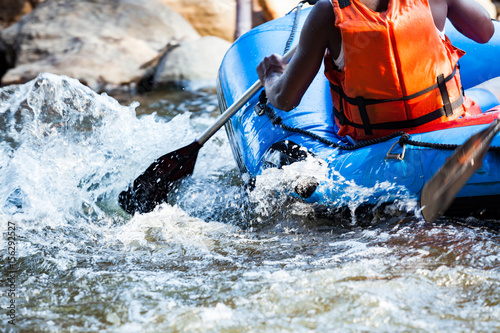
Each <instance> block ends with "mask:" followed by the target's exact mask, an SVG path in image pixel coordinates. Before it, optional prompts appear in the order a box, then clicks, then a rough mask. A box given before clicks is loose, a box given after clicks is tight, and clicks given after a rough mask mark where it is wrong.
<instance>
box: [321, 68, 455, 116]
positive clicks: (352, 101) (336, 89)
mask: <svg viewBox="0 0 500 333" xmlns="http://www.w3.org/2000/svg"><path fill="white" fill-rule="evenodd" d="M456 73H457V65H455V67H454V68H453V71H452V72H451V74H450V75H448V76H447V77H445V78H444V79H443V81H442V83H441V84H446V83H447V82H448V81H450V80H451V79H453V77H455V74H456ZM441 75H442V74H441ZM437 88H439V84H438V83H437V82H436V83H435V84H433V85H431V86H430V87H428V88H425V89H423V90H421V91H418V92H416V93H414V94H411V95H408V96H403V97H399V98H389V99H375V98H364V99H363V103H364V105H374V104H380V103H388V102H397V101H408V100H411V99H414V98H417V97H419V96H422V95H424V94H426V93H428V92H430V91H432V90H434V89H437ZM330 89H332V90H333V91H334V92H336V93H337V94H339V95H340V96H342V98H343V99H345V100H346V101H347V103H349V104H351V105H356V106H357V102H358V97H356V98H352V97H349V96H347V95H346V94H345V93H344V90H342V87H341V86H338V85H336V84H333V83H331V82H330Z"/></svg>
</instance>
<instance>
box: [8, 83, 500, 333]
mask: <svg viewBox="0 0 500 333" xmlns="http://www.w3.org/2000/svg"><path fill="white" fill-rule="evenodd" d="M139 102H140V103H141V106H138V105H137V104H136V103H135V104H131V105H130V106H122V105H120V104H119V103H118V102H116V101H115V100H114V99H112V98H110V97H108V96H106V95H97V94H95V93H93V92H92V91H90V90H88V89H87V88H85V87H84V86H82V85H80V84H79V83H78V82H77V81H75V80H72V79H68V78H64V77H60V76H53V75H42V76H40V77H38V78H37V79H36V80H34V81H32V82H30V83H27V84H25V85H22V86H18V87H6V88H2V89H1V90H0V128H1V131H0V184H1V186H0V221H1V231H2V235H3V237H2V238H1V241H0V253H1V255H0V263H1V268H0V270H1V272H2V277H3V279H2V282H3V285H2V293H1V297H0V306H1V309H2V313H1V317H0V331H2V332H4V331H6V332H18V331H19V332H410V331H412V332H413V331H417V332H499V331H500V235H499V232H498V228H494V227H493V228H492V227H491V226H496V225H498V223H500V221H479V220H475V219H472V218H470V219H462V220H440V221H438V222H436V223H433V224H428V223H424V222H422V221H420V220H419V219H418V218H416V217H413V211H414V207H415V201H414V199H412V198H402V200H401V202H400V203H398V206H397V207H387V208H386V209H385V211H384V212H383V214H378V215H377V216H375V217H373V216H371V217H370V218H365V219H364V220H363V219H362V220H360V218H359V217H358V218H356V219H352V218H350V217H349V214H348V215H347V218H344V219H343V220H342V225H336V226H332V225H331V221H328V220H325V219H315V218H314V215H313V214H312V211H313V210H312V208H311V206H309V205H307V204H304V203H301V202H298V201H293V200H290V199H288V197H287V196H286V193H287V190H286V189H287V184H288V183H289V181H290V180H293V179H294V177H296V176H297V173H307V172H311V173H314V172H316V171H317V170H315V167H314V166H311V165H308V164H307V162H303V163H304V164H302V165H299V166H296V167H290V168H288V169H285V170H281V171H278V170H270V171H268V172H266V173H265V174H263V175H262V176H261V177H259V179H258V180H257V188H256V189H255V191H254V192H252V193H250V194H248V193H247V192H246V191H245V189H244V188H243V186H241V185H242V181H241V177H240V175H239V173H238V171H237V168H236V164H235V162H234V161H233V158H232V155H231V149H230V147H229V144H228V141H227V139H226V136H225V133H224V131H219V133H217V134H216V136H215V137H214V138H213V139H212V140H210V141H209V142H207V144H206V145H205V147H204V148H203V149H202V150H201V151H200V156H199V157H198V162H197V165H196V169H195V172H194V175H193V177H191V178H189V179H187V180H186V181H185V182H183V183H182V184H181V185H180V186H179V189H178V191H177V193H175V195H173V196H172V198H171V199H170V202H169V203H166V204H163V205H161V206H159V207H158V209H157V210H155V211H154V212H152V213H149V214H143V215H135V216H129V215H127V214H126V213H124V212H123V211H122V210H121V209H120V207H119V206H118V204H117V196H118V193H119V192H120V191H122V190H123V189H124V188H125V187H126V186H127V185H128V184H129V183H130V182H131V181H132V180H133V179H134V178H135V177H137V176H138V175H139V174H140V173H141V172H142V171H143V170H144V169H145V168H146V167H147V166H148V165H149V164H150V163H151V162H152V161H153V160H154V159H155V158H157V157H159V156H161V155H163V154H165V153H167V152H169V151H172V150H174V149H177V148H179V147H181V146H184V145H186V144H188V143H190V142H191V141H192V140H194V139H195V138H196V136H197V135H199V134H200V133H202V132H203V130H204V129H205V128H206V127H207V126H209V125H211V124H212V123H213V120H214V117H216V116H217V115H218V112H219V111H218V107H217V98H216V96H215V92H214V91H213V90H210V89H209V90H203V91H197V92H186V91H185V92H179V91H177V92H162V93H161V94H158V95H156V96H155V95H149V96H146V97H141V98H140V99H139ZM301 163H302V162H301ZM346 186H349V188H350V189H351V190H352V191H353V192H356V193H357V194H359V197H362V192H363V191H369V190H370V189H363V188H361V187H357V186H356V184H347V185H346ZM360 202H361V199H360ZM360 202H356V201H353V202H352V203H351V208H352V209H353V210H355V209H356V208H357V206H358V205H359V203H360ZM407 212H408V213H407ZM360 225H363V227H360ZM485 225H487V226H488V227H486V226H485ZM9 227H10V229H9ZM14 228H15V229H14ZM9 233H10V234H9ZM13 271H15V272H13ZM9 290H11V291H10V295H11V296H13V294H12V290H14V291H13V292H14V294H15V297H10V296H9ZM12 304H14V305H13V306H12ZM9 306H10V308H9ZM13 309H14V310H13ZM12 310H13V311H12ZM9 311H10V312H9ZM9 314H11V315H13V317H12V316H10V317H9ZM12 320H14V322H15V324H16V325H15V326H14V325H12V324H10V323H9V321H11V322H12Z"/></svg>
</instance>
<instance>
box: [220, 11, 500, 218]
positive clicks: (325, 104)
mask: <svg viewBox="0 0 500 333" xmlns="http://www.w3.org/2000/svg"><path fill="white" fill-rule="evenodd" d="M309 12H310V8H306V9H303V10H300V8H298V9H297V10H295V11H292V12H291V13H289V14H288V15H286V16H285V17H282V18H279V19H276V20H273V21H270V22H267V23H265V24H263V25H260V26H258V27H256V28H254V29H252V30H251V31H249V32H248V33H246V34H244V35H243V36H241V37H240V38H239V39H238V40H237V41H236V42H234V44H233V45H232V46H231V47H230V49H229V50H228V51H227V53H226V55H225V57H224V59H223V61H222V64H221V66H220V69H219V75H218V79H217V94H218V98H219V105H220V108H221V111H222V112H224V111H225V110H226V109H227V107H229V106H231V105H232V104H233V103H234V102H235V101H237V100H238V99H239V98H240V97H241V96H242V95H243V94H244V92H245V91H246V90H247V89H248V87H250V86H251V85H252V84H253V83H254V82H255V81H256V80H258V76H257V73H256V67H257V65H258V64H259V63H260V61H261V60H262V59H263V58H264V57H265V56H267V55H270V54H273V53H278V54H283V53H284V51H285V48H288V47H290V46H291V45H295V44H296V43H297V42H298V38H299V37H298V36H299V35H300V30H301V28H302V26H303V24H304V21H305V19H306V17H307V15H308V14H309ZM494 25H495V34H494V36H493V37H492V39H491V40H490V41H489V42H488V43H487V44H478V43H476V42H474V41H472V40H470V39H468V38H466V37H464V36H463V35H462V34H460V33H459V32H458V31H457V30H456V29H455V28H454V27H453V25H452V24H450V23H449V22H447V24H446V28H445V29H446V34H447V36H448V37H449V38H450V40H451V42H452V43H453V44H454V45H455V46H457V47H459V48H461V49H462V50H465V51H466V55H465V56H463V57H462V58H461V60H460V65H461V70H460V73H461V78H462V84H463V86H464V89H466V90H465V94H466V95H468V96H470V97H472V98H473V99H474V100H475V101H476V102H477V103H478V104H479V105H480V106H481V110H482V114H480V115H477V116H473V117H474V118H472V117H467V118H466V119H467V121H462V122H461V121H460V120H459V121H457V122H456V123H455V125H454V126H451V125H450V126H449V128H443V129H440V130H435V131H430V132H426V133H417V134H411V135H410V136H409V139H411V140H412V142H425V143H430V144H448V145H461V144H463V143H464V142H465V141H466V140H467V138H469V137H470V136H471V135H473V134H475V133H477V132H479V131H480V130H482V129H484V128H485V127H486V126H488V125H489V123H491V122H492V121H493V120H494V118H495V117H496V115H497V114H498V112H500V107H499V106H498V104H499V102H498V101H497V100H496V98H495V97H494V96H492V95H491V94H490V93H488V92H487V91H484V90H480V89H470V88H471V87H474V86H476V85H477V84H479V83H481V82H484V81H486V80H488V79H491V78H494V77H496V76H500V33H499V26H500V23H499V22H498V21H494ZM323 70H324V69H323V67H322V68H321V69H320V70H319V72H318V75H317V76H316V78H315V79H314V80H313V82H312V84H311V86H310V87H309V89H308V90H307V92H306V93H305V95H304V97H303V98H302V101H301V103H300V105H299V106H297V107H296V108H295V109H293V110H291V111H289V112H284V111H281V110H278V109H275V108H273V107H271V110H273V111H274V113H275V116H276V117H280V119H281V123H282V124H283V125H284V126H279V125H278V124H276V123H274V124H273V121H272V120H271V119H270V117H269V116H268V115H266V114H264V115H263V114H262V112H259V110H260V111H261V108H259V107H258V103H259V94H257V95H256V96H254V97H252V98H251V99H250V101H249V102H248V103H247V104H245V105H244V106H243V107H242V108H241V109H240V110H239V111H238V112H237V113H236V114H235V115H234V116H233V117H232V118H231V119H230V120H229V121H228V122H227V123H226V131H227V134H228V137H229V141H230V144H231V148H232V151H233V155H234V158H235V160H236V162H237V164H238V167H239V169H240V171H241V173H242V174H245V175H248V176H249V177H244V178H246V179H249V180H252V179H255V177H257V176H258V175H260V174H261V173H262V172H263V170H265V169H266V168H268V167H269V166H275V167H281V166H282V165H284V164H289V163H290V161H293V160H294V159H296V158H299V159H300V156H301V154H303V152H304V150H307V151H308V152H310V153H312V154H314V155H315V156H317V157H319V158H320V159H322V160H323V161H326V163H327V164H328V170H329V172H330V175H329V177H330V178H331V179H336V181H328V182H324V181H322V182H320V183H319V184H314V186H312V187H310V188H309V189H307V190H306V191H305V192H302V193H301V192H299V195H300V196H302V198H303V200H304V201H306V202H309V203H315V204H318V206H321V207H329V206H334V207H335V209H337V208H339V205H340V206H342V205H348V203H349V200H352V188H351V190H350V194H347V193H346V189H347V188H348V187H349V186H351V187H352V184H355V185H356V186H358V187H360V188H369V189H371V191H368V192H370V194H368V195H364V197H363V198H362V202H363V205H366V206H367V207H370V206H371V207H373V206H374V205H375V206H377V205H380V204H381V201H383V202H384V203H392V202H394V201H396V200H398V198H400V197H401V196H402V195H405V196H409V197H413V198H418V197H419V196H420V192H421V190H422V187H423V185H424V184H425V183H426V182H427V181H428V180H429V179H430V178H431V177H432V175H433V174H434V173H435V172H436V171H437V170H438V169H439V168H440V167H441V166H442V165H443V164H444V162H445V161H446V159H447V158H448V157H449V156H450V155H451V154H452V152H453V150H449V149H438V148H428V147H422V146H418V145H417V146H416V145H410V144H404V145H403V146H402V147H401V145H399V144H397V143H399V142H400V141H399V140H400V137H395V138H393V139H390V140H388V141H386V142H381V143H377V144H373V145H369V146H366V147H363V148H359V149H355V150H344V149H338V148H335V147H332V146H331V145H329V144H327V143H328V142H334V143H337V144H352V142H349V141H348V140H346V138H340V137H338V136H337V135H336V133H335V131H334V122H333V119H332V111H331V110H332V101H331V97H330V91H329V85H328V81H327V79H326V78H325V76H324V74H323ZM271 118H272V117H271ZM469 118H471V119H469ZM463 120H465V119H463ZM274 122H275V121H274ZM290 129H293V130H290ZM296 129H299V130H296ZM304 132H308V133H312V136H311V135H306V134H304ZM318 138H321V139H322V140H318ZM407 138H408V137H407ZM325 142H326V143H325ZM497 146H500V138H498V137H496V138H495V139H494V140H493V142H492V147H493V149H491V150H490V152H488V154H487V155H486V157H485V159H484V161H483V164H482V167H481V168H480V169H479V170H478V171H477V172H476V173H475V174H474V175H473V176H472V177H471V178H470V180H469V181H468V182H467V184H466V185H465V186H464V187H463V188H462V190H461V191H460V192H459V193H458V195H457V198H456V200H455V202H454V204H453V205H452V207H451V208H450V209H449V210H448V212H447V214H446V215H458V216H463V215H481V214H483V215H481V216H483V217H485V216H499V215H500V205H498V204H497V202H498V200H499V199H500V156H499V154H498V153H497V150H496V149H495V147H497ZM298 147H300V149H297V148H298ZM403 150H404V154H403ZM297 153H298V155H297ZM277 154H278V156H277ZM380 184H391V186H380ZM316 185H317V186H316Z"/></svg>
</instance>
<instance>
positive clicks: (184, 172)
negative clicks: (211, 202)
mask: <svg viewBox="0 0 500 333" xmlns="http://www.w3.org/2000/svg"><path fill="white" fill-rule="evenodd" d="M200 148H201V145H200V144H199V143H198V141H194V142H193V143H191V144H190V145H188V146H186V147H183V148H181V149H179V150H176V151H173V152H171V153H168V154H166V155H163V156H162V157H160V158H159V159H157V160H156V161H154V162H153V164H151V165H150V166H149V167H148V168H147V169H146V171H144V172H143V173H142V174H141V175H140V176H139V177H137V179H136V180H135V181H134V183H133V186H132V187H130V186H129V187H128V188H127V190H125V191H123V192H122V193H120V195H119V196H118V202H119V203H120V206H121V207H122V208H123V209H124V210H125V211H126V212H128V213H129V214H133V213H135V212H139V213H148V212H150V211H152V210H153V209H154V208H155V207H156V206H157V205H159V204H161V203H163V202H165V201H166V200H167V195H168V193H169V191H170V190H171V189H172V187H173V185H174V184H175V182H176V181H177V180H179V179H181V178H183V177H186V176H189V175H191V174H192V173H193V170H194V165H195V163H196V157H198V152H199V150H200Z"/></svg>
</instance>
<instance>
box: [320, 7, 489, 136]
mask: <svg viewBox="0 0 500 333" xmlns="http://www.w3.org/2000/svg"><path fill="white" fill-rule="evenodd" d="M332 3H333V10H334V13H335V25H336V26H337V27H338V28H339V29H340V32H341V36H342V43H343V47H344V55H345V66H344V68H343V69H341V70H339V69H338V68H337V67H336V66H335V65H334V62H333V60H332V57H331V55H330V54H329V53H328V52H327V54H326V56H325V75H326V77H327V78H328V80H329V81H330V88H331V94H332V99H333V105H334V110H333V112H334V116H335V121H336V123H337V125H338V127H339V131H338V134H339V135H341V136H345V135H349V136H351V137H352V138H353V139H356V140H368V139H373V138H377V137H382V136H385V135H388V134H390V133H393V132H395V131H397V130H408V131H410V130H412V131H415V130H416V129H418V127H419V126H422V125H424V124H437V123H442V122H446V121H448V120H453V119H456V118H459V117H461V116H463V115H467V114H469V113H470V114H477V113H478V112H480V109H479V108H478V107H477V106H475V107H474V108H472V107H471V106H472V103H473V102H472V101H470V100H467V99H466V100H465V102H464V96H463V89H462V85H461V82H460V74H459V69H458V59H459V58H460V57H461V56H463V55H464V54H465V52H464V51H462V50H460V49H458V48H456V47H454V46H453V45H451V43H450V41H449V40H448V38H447V37H446V39H445V40H443V39H442V38H441V37H440V36H439V34H438V32H437V30H436V28H435V25H434V20H433V17H432V13H431V10H430V7H429V4H428V0H390V1H389V6H388V9H387V11H385V12H382V13H379V12H375V11H373V10H371V9H369V8H368V7H366V6H365V5H364V4H363V3H361V2H360V1H359V0H332ZM469 108H470V110H469ZM466 111H467V113H466Z"/></svg>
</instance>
